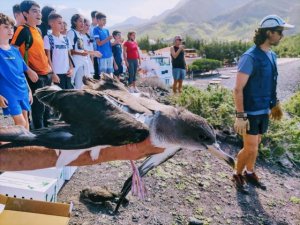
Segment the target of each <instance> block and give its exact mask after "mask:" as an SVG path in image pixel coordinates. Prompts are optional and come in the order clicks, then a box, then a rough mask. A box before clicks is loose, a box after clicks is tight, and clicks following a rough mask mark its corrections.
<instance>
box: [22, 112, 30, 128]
mask: <svg viewBox="0 0 300 225" xmlns="http://www.w3.org/2000/svg"><path fill="white" fill-rule="evenodd" d="M22 115H23V117H24V120H25V121H26V126H25V128H26V129H27V130H29V121H28V111H26V110H22Z"/></svg>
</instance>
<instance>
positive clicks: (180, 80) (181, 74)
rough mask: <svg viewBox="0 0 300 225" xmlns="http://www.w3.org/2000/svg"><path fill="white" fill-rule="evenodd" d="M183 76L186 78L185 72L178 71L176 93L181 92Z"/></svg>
mask: <svg viewBox="0 0 300 225" xmlns="http://www.w3.org/2000/svg"><path fill="white" fill-rule="evenodd" d="M185 76H186V70H185V69H181V70H180V79H179V80H178V91H179V93H181V92H182V83H183V80H184V79H185Z"/></svg>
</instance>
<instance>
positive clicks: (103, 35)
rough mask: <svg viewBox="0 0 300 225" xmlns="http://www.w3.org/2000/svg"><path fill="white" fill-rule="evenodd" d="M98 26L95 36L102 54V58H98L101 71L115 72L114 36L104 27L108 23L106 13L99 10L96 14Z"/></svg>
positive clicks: (95, 29)
mask: <svg viewBox="0 0 300 225" xmlns="http://www.w3.org/2000/svg"><path fill="white" fill-rule="evenodd" d="M96 19H97V23H98V26H97V27H95V28H94V38H95V40H96V43H97V50H98V51H99V52H100V53H101V54H102V58H100V59H98V64H99V71H100V73H102V72H103V73H109V74H111V73H112V72H113V55H112V49H111V43H110V40H111V39H112V38H113V37H112V36H111V35H110V34H109V31H108V30H107V29H105V28H104V26H105V24H106V15H104V14H103V13H100V12H98V13H97V14H96Z"/></svg>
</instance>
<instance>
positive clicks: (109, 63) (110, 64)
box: [106, 57, 114, 74]
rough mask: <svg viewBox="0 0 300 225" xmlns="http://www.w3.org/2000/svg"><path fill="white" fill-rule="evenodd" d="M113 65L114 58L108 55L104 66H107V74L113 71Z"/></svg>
mask: <svg viewBox="0 0 300 225" xmlns="http://www.w3.org/2000/svg"><path fill="white" fill-rule="evenodd" d="M113 66H114V59H113V57H110V58H108V59H107V60H106V67H107V68H106V72H107V73H108V74H112V73H113V72H114V68H113Z"/></svg>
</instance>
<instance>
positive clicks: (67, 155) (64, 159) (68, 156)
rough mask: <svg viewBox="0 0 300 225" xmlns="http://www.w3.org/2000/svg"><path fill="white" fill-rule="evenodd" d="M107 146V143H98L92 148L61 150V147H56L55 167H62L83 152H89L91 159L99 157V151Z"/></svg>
mask: <svg viewBox="0 0 300 225" xmlns="http://www.w3.org/2000/svg"><path fill="white" fill-rule="evenodd" d="M107 147H109V145H100V146H95V147H92V148H87V149H80V150H63V149H56V150H55V151H56V154H57V155H58V159H57V161H56V167H63V166H66V165H68V164H70V163H71V162H73V161H75V160H76V159H78V157H79V156H80V155H82V154H83V153H85V152H88V151H89V152H90V157H91V159H92V161H95V160H97V159H98V158H99V155H100V152H101V150H102V149H104V148H107Z"/></svg>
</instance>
